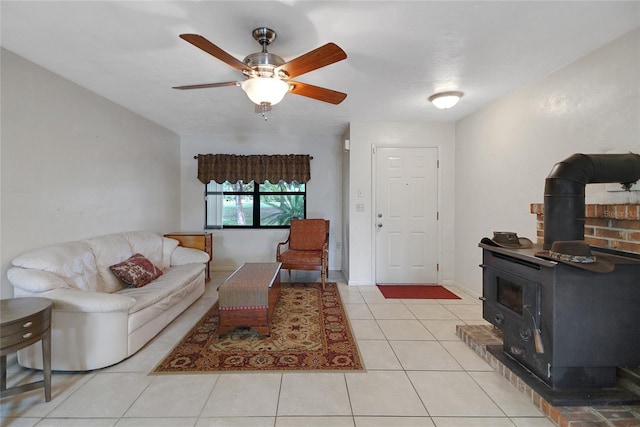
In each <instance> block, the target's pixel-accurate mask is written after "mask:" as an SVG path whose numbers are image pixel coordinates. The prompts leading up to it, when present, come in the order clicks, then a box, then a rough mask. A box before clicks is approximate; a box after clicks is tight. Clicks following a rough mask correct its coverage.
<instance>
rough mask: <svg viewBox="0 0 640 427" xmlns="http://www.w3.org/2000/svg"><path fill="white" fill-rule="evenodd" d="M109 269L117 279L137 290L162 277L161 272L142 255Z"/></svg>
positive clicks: (132, 257) (136, 255) (134, 256)
mask: <svg viewBox="0 0 640 427" xmlns="http://www.w3.org/2000/svg"><path fill="white" fill-rule="evenodd" d="M109 268H110V269H111V271H113V274H115V275H116V277H117V278H118V279H120V280H122V281H123V282H125V283H127V284H129V285H133V286H135V287H137V288H141V287H143V286H144V285H146V284H148V283H149V282H151V281H152V280H155V279H157V278H158V277H160V276H162V270H160V269H159V268H158V267H156V266H155V265H153V263H152V262H151V261H149V260H148V259H147V258H145V257H144V255H142V254H135V255H133V256H131V258H129V259H126V260H124V261H122V262H121V263H118V264H114V265H112V266H111V267H109Z"/></svg>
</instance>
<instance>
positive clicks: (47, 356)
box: [42, 328, 51, 402]
mask: <svg viewBox="0 0 640 427" xmlns="http://www.w3.org/2000/svg"><path fill="white" fill-rule="evenodd" d="M42 364H43V367H44V372H43V374H44V400H45V401H47V402H49V401H50V400H51V328H49V330H47V332H46V333H45V334H44V336H43V337H42Z"/></svg>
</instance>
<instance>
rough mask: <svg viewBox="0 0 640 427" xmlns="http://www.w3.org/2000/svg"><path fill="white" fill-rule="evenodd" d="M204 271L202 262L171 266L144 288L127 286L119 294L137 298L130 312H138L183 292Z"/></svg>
mask: <svg viewBox="0 0 640 427" xmlns="http://www.w3.org/2000/svg"><path fill="white" fill-rule="evenodd" d="M203 271H204V268H203V265H202V264H188V265H184V266H177V267H171V268H170V269H168V270H165V271H164V274H163V275H162V276H160V277H158V278H157V279H156V280H154V281H153V282H151V283H149V284H148V285H147V286H145V287H142V288H125V289H122V290H121V291H119V292H118V295H123V296H128V297H131V298H133V299H135V301H136V303H135V305H134V306H133V307H132V308H131V309H129V314H131V313H136V312H138V311H140V310H142V309H145V308H147V307H149V306H151V305H154V304H157V303H158V302H160V301H163V300H165V299H166V298H167V297H169V296H171V295H174V294H182V293H183V290H184V289H185V288H186V287H187V286H189V285H190V284H192V283H193V281H194V280H195V279H196V278H197V277H198V276H199V275H201V274H202V272H203Z"/></svg>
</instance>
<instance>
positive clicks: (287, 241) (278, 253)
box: [276, 237, 289, 260]
mask: <svg viewBox="0 0 640 427" xmlns="http://www.w3.org/2000/svg"><path fill="white" fill-rule="evenodd" d="M288 243H289V237H287V240H285V241H284V242H279V243H278V246H276V260H277V259H278V258H280V247H281V246H284V245H286V244H288Z"/></svg>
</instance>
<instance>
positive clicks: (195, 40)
mask: <svg viewBox="0 0 640 427" xmlns="http://www.w3.org/2000/svg"><path fill="white" fill-rule="evenodd" d="M180 38H181V39H183V40H185V41H187V42H189V43H191V44H192V45H194V46H195V47H197V48H199V49H202V50H204V51H205V52H207V53H208V54H209V55H212V56H215V57H216V58H218V59H219V60H220V61H222V62H225V63H226V64H228V65H230V66H232V67H233V68H235V69H236V70H238V71H241V72H243V71H251V68H249V67H248V66H247V65H246V64H245V63H244V62H242V61H240V60H239V59H237V58H235V57H233V56H231V55H230V54H228V53H227V52H225V51H224V50H222V49H220V48H219V47H218V46H216V45H215V44H213V43H211V42H210V41H209V40H207V39H205V38H204V37H202V36H201V35H198V34H180Z"/></svg>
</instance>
